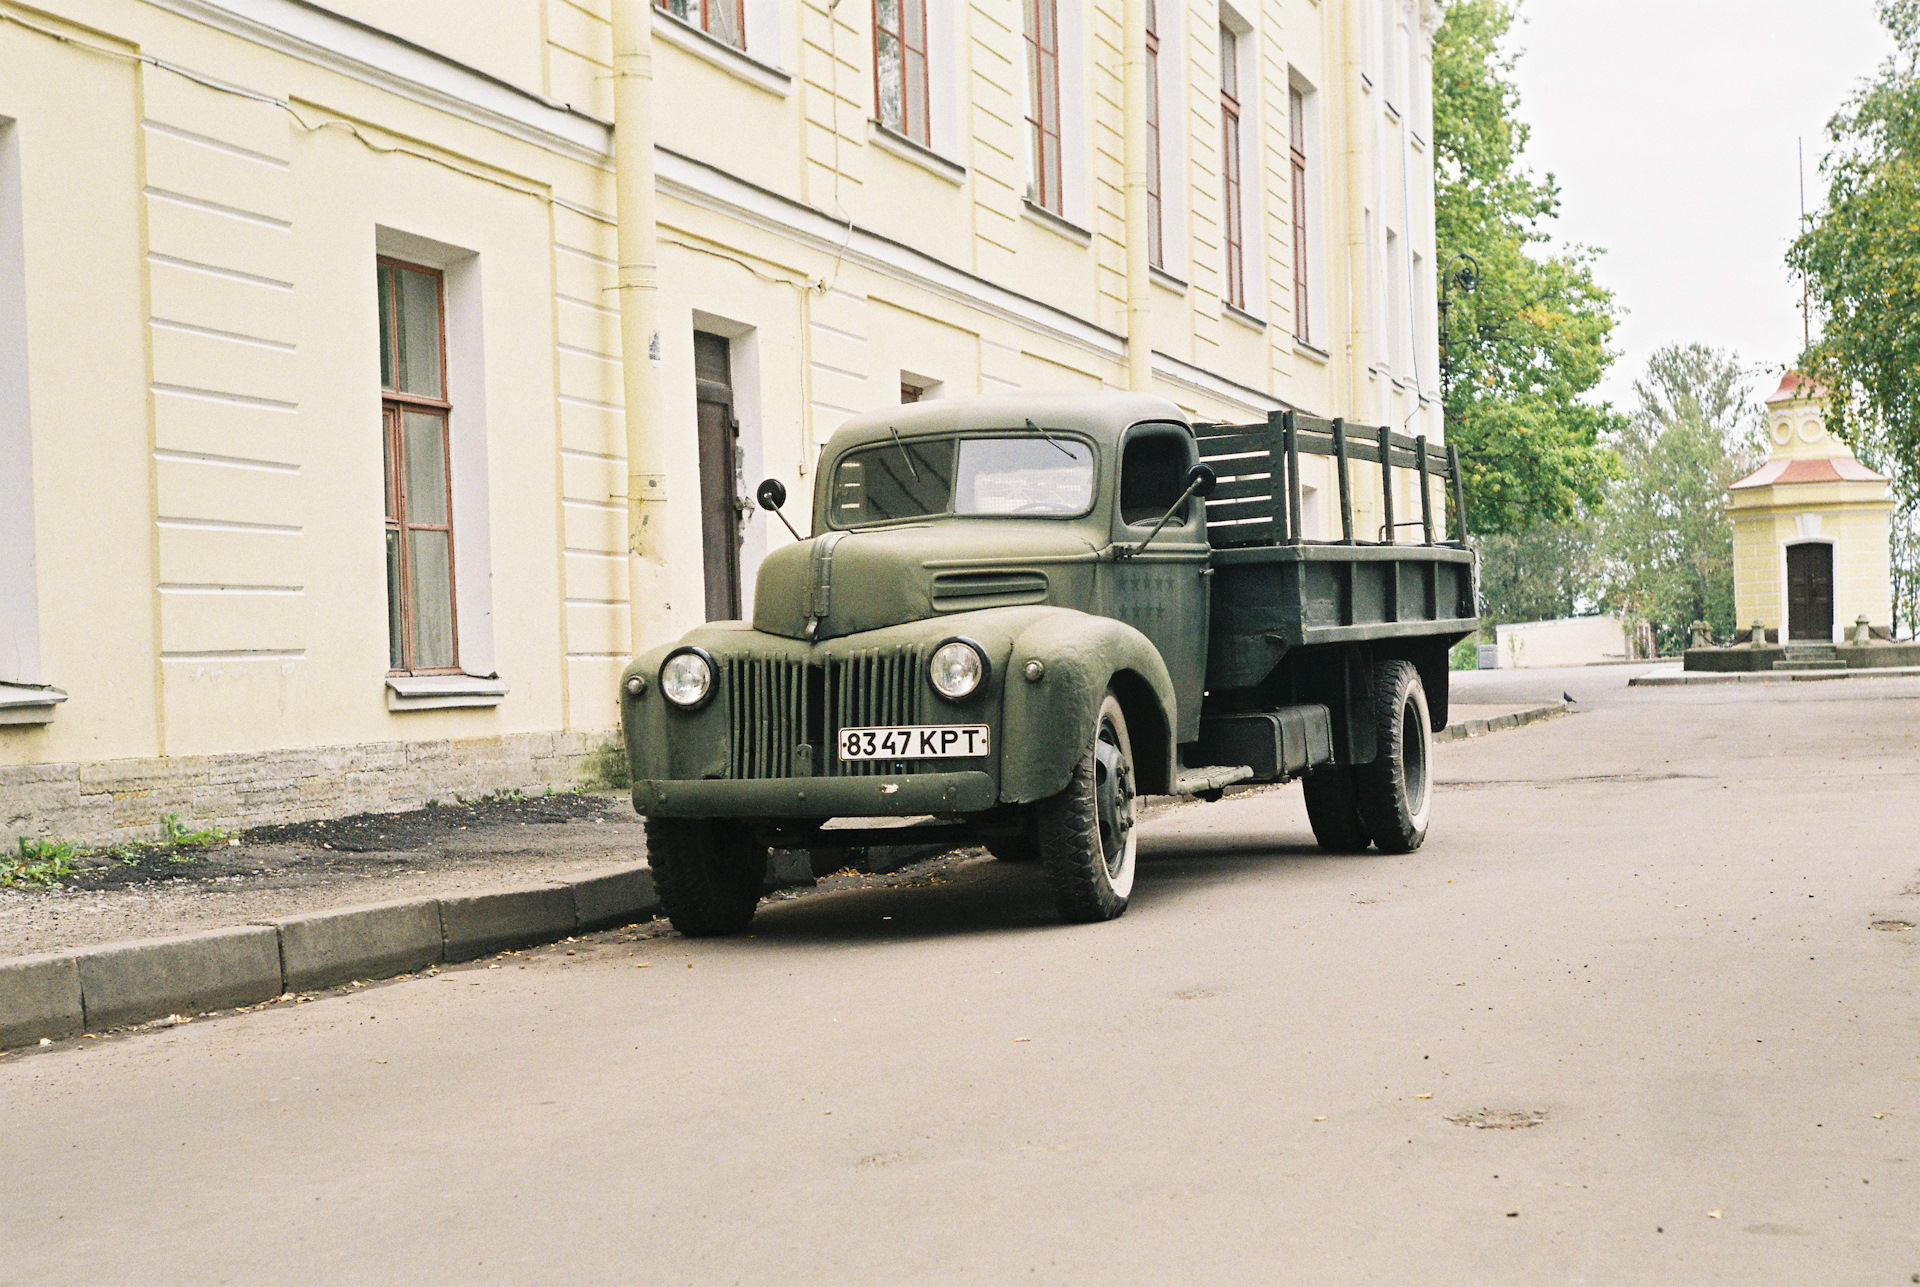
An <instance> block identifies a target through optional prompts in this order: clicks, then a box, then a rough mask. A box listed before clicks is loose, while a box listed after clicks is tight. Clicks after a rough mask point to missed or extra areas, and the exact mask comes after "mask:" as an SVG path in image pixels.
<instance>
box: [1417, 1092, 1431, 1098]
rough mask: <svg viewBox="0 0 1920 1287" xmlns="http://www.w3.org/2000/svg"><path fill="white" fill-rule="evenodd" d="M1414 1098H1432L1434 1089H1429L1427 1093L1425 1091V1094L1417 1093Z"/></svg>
mask: <svg viewBox="0 0 1920 1287" xmlns="http://www.w3.org/2000/svg"><path fill="white" fill-rule="evenodd" d="M1414 1098H1415V1099H1432V1098H1433V1092H1432V1091H1427V1092H1426V1093H1424V1094H1420V1095H1415V1096H1414Z"/></svg>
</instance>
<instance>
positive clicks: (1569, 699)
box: [1560, 688, 1573, 706]
mask: <svg viewBox="0 0 1920 1287" xmlns="http://www.w3.org/2000/svg"><path fill="white" fill-rule="evenodd" d="M1560 700H1561V701H1563V702H1565V703H1566V704H1567V705H1569V706H1571V705H1573V694H1572V693H1570V692H1568V691H1567V690H1566V689H1564V688H1563V689H1561V690H1560Z"/></svg>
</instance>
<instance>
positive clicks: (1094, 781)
mask: <svg viewBox="0 0 1920 1287" xmlns="http://www.w3.org/2000/svg"><path fill="white" fill-rule="evenodd" d="M1133 800H1134V777H1133V746H1132V743H1130V742H1129V741H1128V740H1127V720H1126V716H1125V715H1124V714H1123V713H1122V712H1121V710H1120V701H1119V699H1118V698H1116V697H1115V696H1114V695H1113V694H1112V693H1111V692H1109V693H1108V694H1107V695H1106V698H1105V700H1103V701H1102V702H1101V703H1100V711H1099V713H1098V714H1097V715H1096V716H1095V717H1094V721H1093V727H1092V728H1091V729H1089V730H1088V733H1087V741H1086V749H1085V750H1083V751H1082V752H1081V753H1080V761H1079V763H1077V764H1075V765H1074V767H1073V778H1072V780H1071V781H1070V782H1068V784H1067V789H1066V790H1064V791H1062V792H1060V794H1058V795H1056V796H1053V797H1052V798H1050V799H1047V800H1042V801H1041V802H1040V803H1039V804H1037V805H1035V806H1034V808H1033V820H1034V831H1035V833H1036V835H1037V837H1038V839H1039V842H1040V862H1041V866H1042V867H1043V868H1044V869H1045V871H1046V875H1047V883H1048V884H1050V885H1052V886H1053V901H1054V904H1055V906H1057V907H1058V908H1059V909H1060V918H1061V919H1062V920H1066V921H1083V922H1084V921H1110V920H1112V919H1113V918H1114V917H1116V916H1118V915H1119V914H1120V913H1122V912H1124V911H1126V910H1127V898H1128V897H1129V896H1130V895H1131V894H1132V893H1133V874H1134V867H1135V865H1136V860H1137V854H1138V849H1139V835H1138V832H1137V829H1136V828H1135V826H1134V816H1133Z"/></svg>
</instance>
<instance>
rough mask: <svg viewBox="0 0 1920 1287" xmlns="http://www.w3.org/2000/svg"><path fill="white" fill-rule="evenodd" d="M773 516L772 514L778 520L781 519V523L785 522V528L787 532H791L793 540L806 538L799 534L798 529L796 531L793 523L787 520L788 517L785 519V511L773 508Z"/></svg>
mask: <svg viewBox="0 0 1920 1287" xmlns="http://www.w3.org/2000/svg"><path fill="white" fill-rule="evenodd" d="M773 516H774V517H775V518H777V519H779V520H780V521H781V522H782V523H785V524H786V528H787V530H788V531H789V532H792V533H793V539H794V540H796V541H804V540H806V539H807V538H806V537H804V536H802V535H800V533H799V532H798V531H796V530H795V529H794V526H793V524H792V523H791V522H790V521H788V519H787V516H786V514H785V513H783V512H782V511H780V510H777V509H776V510H774V511H773Z"/></svg>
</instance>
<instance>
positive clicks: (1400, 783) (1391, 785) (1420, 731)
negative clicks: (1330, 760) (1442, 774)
mask: <svg viewBox="0 0 1920 1287" xmlns="http://www.w3.org/2000/svg"><path fill="white" fill-rule="evenodd" d="M1373 735H1374V740H1375V745H1376V746H1377V747H1378V748H1379V754H1377V755H1376V756H1375V757H1374V760H1373V763H1371V764H1363V765H1361V766H1359V767H1358V768H1356V769H1355V770H1354V788H1355V792H1354V793H1355V796H1356V798H1357V799H1358V801H1359V804H1360V816H1361V817H1362V818H1363V819H1365V821H1366V824H1367V830H1368V831H1369V832H1371V833H1372V835H1373V843H1374V844H1376V845H1378V846H1379V847H1380V852H1381V853H1388V854H1409V853H1412V852H1413V851H1414V850H1416V849H1418V848H1419V847H1420V845H1421V843H1422V842H1423V841H1425V840H1426V838H1427V819H1428V817H1429V816H1430V815H1431V814H1432V812H1433V773H1432V751H1433V726H1432V725H1431V724H1429V723H1428V722H1427V692H1426V689H1424V688H1423V687H1421V685H1420V672H1419V671H1417V670H1415V669H1414V666H1413V663H1412V662H1410V661H1383V662H1380V663H1379V664H1378V665H1376V666H1375V667H1374V668H1373Z"/></svg>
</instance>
